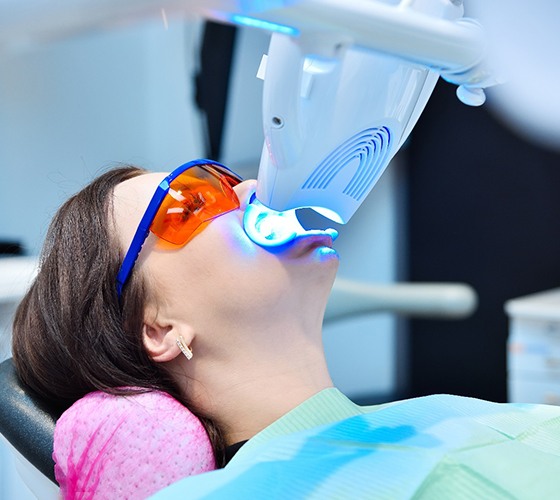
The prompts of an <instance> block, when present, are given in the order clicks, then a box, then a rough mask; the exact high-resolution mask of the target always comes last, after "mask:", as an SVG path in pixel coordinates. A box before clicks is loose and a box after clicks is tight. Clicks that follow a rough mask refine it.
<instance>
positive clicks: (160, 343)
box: [142, 313, 194, 363]
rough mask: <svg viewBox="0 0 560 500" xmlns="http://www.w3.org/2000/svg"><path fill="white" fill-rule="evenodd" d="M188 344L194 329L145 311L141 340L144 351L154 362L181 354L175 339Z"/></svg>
mask: <svg viewBox="0 0 560 500" xmlns="http://www.w3.org/2000/svg"><path fill="white" fill-rule="evenodd" d="M179 337H181V338H182V342H183V343H186V345H190V344H191V342H192V340H193V338H194V331H193V329H192V328H191V327H190V326H188V325H180V324H176V323H173V322H168V321H165V320H163V318H161V317H158V315H157V314H149V313H147V314H146V315H145V317H144V326H143V327H142V341H143V343H144V348H145V349H146V352H147V353H148V355H149V356H150V358H152V359H153V360H154V361H155V362H156V363H163V362H166V361H171V360H173V359H175V358H176V357H177V356H178V355H179V354H181V349H180V347H179V345H178V343H177V339H178V338H179Z"/></svg>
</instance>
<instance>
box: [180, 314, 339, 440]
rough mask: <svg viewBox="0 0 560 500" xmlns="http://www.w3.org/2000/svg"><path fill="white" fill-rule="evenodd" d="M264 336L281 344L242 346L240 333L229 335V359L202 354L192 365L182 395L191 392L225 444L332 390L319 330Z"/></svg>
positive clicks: (260, 428)
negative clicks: (235, 345)
mask: <svg viewBox="0 0 560 500" xmlns="http://www.w3.org/2000/svg"><path fill="white" fill-rule="evenodd" d="M292 327H293V325H292ZM273 330H276V329H273ZM231 333H232V335H236V333H235V332H231ZM261 333H262V332H261ZM267 334H268V335H271V336H272V335H276V337H272V338H276V339H278V338H281V339H282V341H281V342H272V343H271V344H270V345H266V346H265V345H263V344H259V343H258V342H256V343H245V344H244V343H243V335H240V336H238V337H235V336H233V337H232V338H237V339H239V342H240V345H239V349H237V350H236V351H235V352H234V353H232V355H231V356H226V357H224V358H222V359H220V360H212V359H203V358H202V356H201V359H200V360H198V361H200V362H199V363H198V366H196V365H194V364H193V365H192V366H193V368H194V370H193V373H192V374H189V381H188V388H187V391H188V393H189V394H190V395H192V394H195V396H194V402H195V404H196V405H197V406H199V407H201V409H202V410H203V411H204V412H205V413H206V414H208V415H209V416H210V417H211V418H213V419H214V420H215V421H216V422H217V423H218V425H219V426H220V427H221V428H222V429H223V431H224V433H225V437H226V441H227V444H233V443H236V442H239V441H243V440H246V439H249V438H251V437H253V436H254V435H255V434H257V433H258V432H259V431H261V430H262V429H264V428H265V427H267V426H268V425H270V424H271V423H273V422H274V421H275V420H277V419H278V418H280V417H281V416H282V415H284V414H286V413H287V412H289V411H290V410H292V409H293V408H295V407H296V406H298V405H299V404H301V403H302V402H303V401H305V400H306V399H308V398H310V397H311V396H313V395H314V394H317V393H318V392H319V391H321V390H323V389H326V388H329V387H332V386H333V383H332V380H331V378H330V375H329V372H328V368H327V363H326V360H325V356H324V351H323V346H322V342H321V333H320V331H319V332H318V333H317V334H315V335H311V336H308V335H298V334H297V333H294V331H293V330H287V331H286V330H284V331H283V332H279V331H277V330H276V331H268V333H267ZM253 338H254V336H253ZM269 338H270V337H269ZM201 354H202V353H201ZM218 367H219V368H218Z"/></svg>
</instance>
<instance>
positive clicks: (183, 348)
mask: <svg viewBox="0 0 560 500" xmlns="http://www.w3.org/2000/svg"><path fill="white" fill-rule="evenodd" d="M176 342H177V345H178V346H179V349H181V352H182V353H183V354H184V355H185V358H187V359H189V360H190V359H192V357H193V352H192V350H191V348H190V347H189V346H187V345H186V344H185V341H184V339H183V337H181V336H180V335H179V337H178V338H177V340H176Z"/></svg>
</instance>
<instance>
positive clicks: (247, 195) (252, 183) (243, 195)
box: [233, 179, 257, 210]
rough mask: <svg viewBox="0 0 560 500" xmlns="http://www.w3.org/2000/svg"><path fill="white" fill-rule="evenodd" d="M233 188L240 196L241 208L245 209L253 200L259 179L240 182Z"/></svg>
mask: <svg viewBox="0 0 560 500" xmlns="http://www.w3.org/2000/svg"><path fill="white" fill-rule="evenodd" d="M233 190H234V191H235V194H237V197H238V198H239V208H240V209H241V210H245V208H247V205H248V204H249V202H250V201H251V196H252V195H253V193H254V192H255V191H256V190H257V181H256V179H248V180H246V181H243V182H241V183H239V184H238V185H237V186H235V187H234V188H233Z"/></svg>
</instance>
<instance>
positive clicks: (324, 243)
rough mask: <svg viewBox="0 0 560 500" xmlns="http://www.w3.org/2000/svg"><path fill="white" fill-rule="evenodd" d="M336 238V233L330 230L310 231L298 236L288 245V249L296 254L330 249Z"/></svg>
mask: <svg viewBox="0 0 560 500" xmlns="http://www.w3.org/2000/svg"><path fill="white" fill-rule="evenodd" d="M337 237H338V231H336V230H335V229H332V228H329V229H324V230H321V229H312V230H308V231H305V232H303V233H301V234H298V235H297V236H296V237H295V238H294V240H293V241H292V242H291V243H290V247H291V248H292V249H293V251H294V252H295V253H297V254H299V253H302V252H306V251H309V250H313V249H315V248H320V247H327V248H332V245H333V241H334V240H336V238H337Z"/></svg>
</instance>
